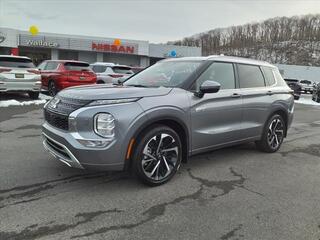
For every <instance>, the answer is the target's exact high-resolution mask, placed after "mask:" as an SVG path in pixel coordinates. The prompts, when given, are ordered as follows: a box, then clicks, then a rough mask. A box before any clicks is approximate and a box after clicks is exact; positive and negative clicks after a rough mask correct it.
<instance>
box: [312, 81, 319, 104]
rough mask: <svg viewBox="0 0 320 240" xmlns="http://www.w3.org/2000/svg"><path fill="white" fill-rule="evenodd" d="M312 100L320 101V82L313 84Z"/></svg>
mask: <svg viewBox="0 0 320 240" xmlns="http://www.w3.org/2000/svg"><path fill="white" fill-rule="evenodd" d="M312 100H313V101H315V102H318V103H320V82H318V83H315V84H314V85H313V93H312Z"/></svg>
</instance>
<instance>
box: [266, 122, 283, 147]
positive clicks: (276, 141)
mask: <svg viewBox="0 0 320 240" xmlns="http://www.w3.org/2000/svg"><path fill="white" fill-rule="evenodd" d="M283 137H284V124H283V122H282V120H281V119H280V118H275V119H273V120H272V122H271V123H270V125H269V129H268V144H269V146H270V147H271V148H272V149H277V148H279V147H280V145H281V143H282V141H283Z"/></svg>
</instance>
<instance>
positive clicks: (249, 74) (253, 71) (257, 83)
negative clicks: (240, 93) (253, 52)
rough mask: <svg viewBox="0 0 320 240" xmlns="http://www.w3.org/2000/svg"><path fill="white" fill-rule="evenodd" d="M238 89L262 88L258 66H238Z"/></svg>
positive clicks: (263, 83)
mask: <svg viewBox="0 0 320 240" xmlns="http://www.w3.org/2000/svg"><path fill="white" fill-rule="evenodd" d="M238 74H239V80H240V88H256V87H264V86H265V82H264V78H263V75H262V72H261V70H260V67H259V66H255V65H246V64H238Z"/></svg>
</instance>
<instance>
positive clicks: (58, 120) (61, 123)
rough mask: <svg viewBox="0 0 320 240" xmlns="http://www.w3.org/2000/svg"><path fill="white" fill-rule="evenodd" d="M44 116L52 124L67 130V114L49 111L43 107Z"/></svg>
mask: <svg viewBox="0 0 320 240" xmlns="http://www.w3.org/2000/svg"><path fill="white" fill-rule="evenodd" d="M44 118H45V120H46V121H47V122H48V123H49V124H50V125H52V126H54V127H56V128H60V129H62V130H66V131H67V130H68V129H69V124H68V116H67V115H62V114H59V113H55V112H51V111H49V110H48V109H44Z"/></svg>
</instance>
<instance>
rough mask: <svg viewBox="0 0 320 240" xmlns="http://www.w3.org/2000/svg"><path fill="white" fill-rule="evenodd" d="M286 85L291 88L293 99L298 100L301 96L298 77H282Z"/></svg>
mask: <svg viewBox="0 0 320 240" xmlns="http://www.w3.org/2000/svg"><path fill="white" fill-rule="evenodd" d="M284 80H285V81H286V83H287V84H288V86H289V87H290V88H291V89H292V90H293V96H294V99H295V100H299V98H300V96H301V89H302V88H301V84H300V83H299V80H298V79H289V78H285V79H284Z"/></svg>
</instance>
